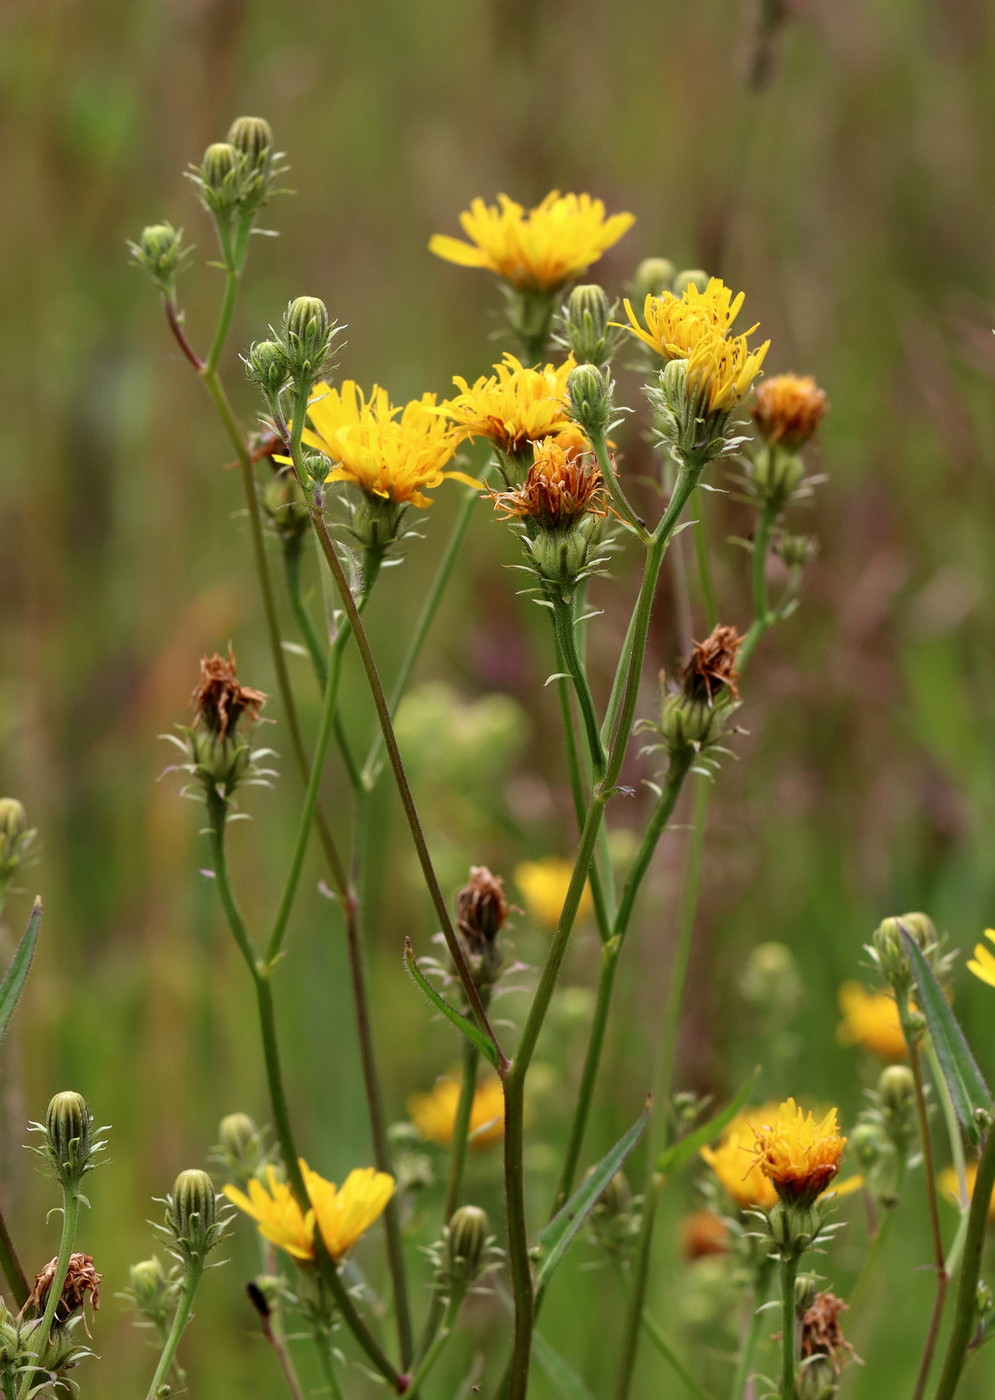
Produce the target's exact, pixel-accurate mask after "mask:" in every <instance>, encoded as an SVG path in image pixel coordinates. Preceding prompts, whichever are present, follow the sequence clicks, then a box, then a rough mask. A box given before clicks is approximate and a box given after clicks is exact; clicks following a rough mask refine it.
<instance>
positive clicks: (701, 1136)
mask: <svg viewBox="0 0 995 1400" xmlns="http://www.w3.org/2000/svg"><path fill="white" fill-rule="evenodd" d="M759 1072H760V1071H759V1070H756V1069H755V1070H754V1071H753V1073H752V1074H751V1075H750V1077H749V1079H748V1080H747V1081H746V1083H745V1084H744V1085H743V1087H742V1089H740V1091H739V1093H738V1094H737V1095H736V1097H735V1098H734V1099H732V1100H731V1101H730V1102H729V1103H728V1104H726V1106H725V1108H724V1109H723V1110H722V1111H721V1113H716V1114H715V1116H714V1117H713V1118H709V1120H708V1122H707V1123H702V1124H701V1126H700V1127H697V1128H695V1129H694V1131H693V1132H690V1133H687V1134H686V1135H685V1136H684V1137H682V1138H680V1139H678V1141H677V1142H674V1143H671V1145H670V1146H669V1147H668V1148H667V1149H666V1151H665V1152H662V1153H661V1154H660V1156H659V1157H658V1158H657V1163H656V1169H657V1171H658V1172H659V1173H660V1175H661V1176H672V1175H673V1173H674V1172H676V1171H679V1170H680V1168H681V1167H683V1165H684V1163H685V1162H689V1161H690V1160H691V1158H692V1157H696V1156H697V1155H698V1153H699V1152H700V1151H701V1149H702V1148H703V1147H707V1146H708V1144H709V1143H710V1142H711V1141H712V1139H713V1138H717V1137H718V1135H719V1133H721V1131H722V1129H723V1128H725V1127H726V1126H727V1125H728V1124H729V1123H731V1122H732V1120H733V1119H734V1118H735V1117H736V1114H737V1113H738V1112H739V1110H740V1109H741V1108H742V1107H743V1105H744V1104H745V1103H746V1100H747V1099H748V1098H749V1096H750V1092H751V1090H752V1088H753V1086H754V1084H755V1083H756V1079H757V1075H758V1074H759Z"/></svg>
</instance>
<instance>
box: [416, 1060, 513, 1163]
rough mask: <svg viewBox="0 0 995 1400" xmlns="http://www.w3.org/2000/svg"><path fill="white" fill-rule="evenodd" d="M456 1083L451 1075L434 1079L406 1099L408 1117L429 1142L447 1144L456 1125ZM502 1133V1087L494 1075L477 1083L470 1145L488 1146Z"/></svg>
mask: <svg viewBox="0 0 995 1400" xmlns="http://www.w3.org/2000/svg"><path fill="white" fill-rule="evenodd" d="M459 1097H460V1086H459V1084H458V1083H457V1081H456V1080H455V1079H438V1080H436V1083H435V1087H434V1088H433V1089H432V1091H431V1093H428V1094H412V1095H411V1097H410V1098H409V1099H408V1112H409V1113H410V1114H411V1121H412V1122H413V1123H414V1125H415V1127H416V1128H417V1129H418V1131H419V1132H420V1133H421V1135H422V1137H424V1138H428V1139H429V1141H430V1142H437V1143H439V1145H440V1146H442V1147H448V1146H449V1144H450V1143H451V1142H452V1138H453V1129H454V1127H455V1126H456V1109H457V1106H458V1104H459ZM503 1137H504V1090H503V1089H502V1087H501V1081H500V1079H498V1078H497V1077H496V1076H495V1077H494V1078H491V1079H485V1080H484V1081H483V1082H482V1083H480V1084H478V1085H477V1089H476V1092H475V1093H474V1096H473V1107H472V1109H471V1110H470V1146H471V1147H490V1146H491V1144H492V1143H495V1142H500V1141H501V1139H502V1138H503Z"/></svg>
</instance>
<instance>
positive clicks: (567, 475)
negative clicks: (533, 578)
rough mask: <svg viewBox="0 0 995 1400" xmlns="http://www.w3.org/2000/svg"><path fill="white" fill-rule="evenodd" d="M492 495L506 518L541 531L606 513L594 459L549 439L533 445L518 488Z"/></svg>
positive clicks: (602, 480)
mask: <svg viewBox="0 0 995 1400" xmlns="http://www.w3.org/2000/svg"><path fill="white" fill-rule="evenodd" d="M491 496H492V498H493V500H494V508H495V510H498V511H503V512H504V514H505V516H506V518H509V519H518V520H523V519H527V520H530V521H532V522H533V523H534V524H535V525H537V526H538V527H539V528H540V529H542V530H569V529H571V528H572V527H573V526H574V525H576V524H577V522H578V520H581V519H582V518H583V517H584V516H585V515H600V516H604V515H607V514H608V506H607V496H606V493H605V484H604V478H603V477H602V475H601V472H600V471H599V469H598V466H597V464H596V462H595V461H594V459H593V457H591V456H589V455H588V454H586V453H584V452H583V451H582V450H580V449H579V448H577V447H575V446H568V447H563V446H562V445H561V444H560V443H559V442H557V440H556V439H555V438H552V437H547V438H543V439H542V440H541V441H540V442H534V443H533V444H532V465H531V466H530V467H529V471H528V475H527V477H526V478H525V481H524V482H523V484H522V485H521V486H519V487H516V488H515V489H514V490H512V491H492V492H491Z"/></svg>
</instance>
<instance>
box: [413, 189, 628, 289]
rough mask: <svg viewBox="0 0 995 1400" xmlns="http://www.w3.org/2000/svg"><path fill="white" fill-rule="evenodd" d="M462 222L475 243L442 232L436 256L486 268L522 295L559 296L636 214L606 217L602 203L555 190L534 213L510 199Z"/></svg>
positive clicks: (480, 206)
mask: <svg viewBox="0 0 995 1400" xmlns="http://www.w3.org/2000/svg"><path fill="white" fill-rule="evenodd" d="M459 221H460V224H461V226H462V228H463V232H464V233H465V234H466V236H467V238H468V239H469V240H470V242H469V243H464V242H463V240H462V239H460V238H451V237H449V236H448V235H447V234H443V233H436V234H434V235H433V236H432V238H431V240H430V241H429V245H428V246H429V251H430V252H432V253H435V254H436V256H437V257H440V258H445V259H446V261H447V262H453V263H459V264H460V266H461V267H482V268H486V269H487V270H488V271H490V272H494V273H496V274H497V275H498V276H499V277H502V278H504V280H505V281H506V282H507V283H509V285H510V286H512V287H515V288H517V289H518V290H520V291H553V290H555V289H556V288H558V287H562V286H563V285H564V283H566V282H569V281H571V280H572V279H573V278H574V277H578V276H579V275H580V274H581V273H582V272H584V271H585V270H586V269H587V268H589V267H590V266H591V264H592V263H594V262H597V260H598V259H599V258H600V257H601V254H602V253H603V252H604V251H605V250H606V249H607V248H610V247H611V246H612V245H613V244H614V243H617V242H618V240H619V239H620V238H621V237H622V235H623V234H625V233H627V232H628V230H629V229H630V228H631V227H632V225H633V224H634V223H635V215H633V214H613V215H611V216H610V217H606V216H605V206H604V204H603V203H602V201H601V200H600V199H592V198H591V196H590V195H589V194H564V195H561V194H560V192H559V190H552V191H551V192H550V193H549V194H548V195H547V196H546V198H545V199H544V200H543V201H542V203H541V204H538V205H536V207H535V208H534V209H530V210H528V211H526V210H525V209H524V208H523V207H522V205H521V204H516V203H515V201H514V200H513V199H509V198H508V196H507V195H505V194H499V195H498V203H497V205H496V206H495V205H493V204H490V205H489V204H485V203H484V201H483V200H482V199H475V200H474V201H473V202H472V203H471V205H470V208H469V209H467V210H465V211H464V212H463V213H462V214H461V215H460V216H459Z"/></svg>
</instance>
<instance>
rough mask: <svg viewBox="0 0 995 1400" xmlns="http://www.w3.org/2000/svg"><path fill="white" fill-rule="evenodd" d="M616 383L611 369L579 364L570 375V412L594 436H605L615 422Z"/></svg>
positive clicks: (568, 381)
mask: <svg viewBox="0 0 995 1400" xmlns="http://www.w3.org/2000/svg"><path fill="white" fill-rule="evenodd" d="M614 387H615V386H614V383H613V381H612V377H611V375H610V374H609V373H608V371H607V370H601V369H598V368H596V366H594V365H578V366H577V367H576V368H575V369H572V370H571V371H570V373H569V375H568V376H567V390H568V392H569V394H570V415H571V417H572V418H573V420H574V422H575V423H577V424H579V425H580V427H581V428H583V430H584V432H585V433H586V434H587V435H588V437H590V438H594V437H601V436H602V435H603V434H604V432H605V430H606V429H607V427H608V424H609V423H610V422H611V416H612V391H613V389H614Z"/></svg>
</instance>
